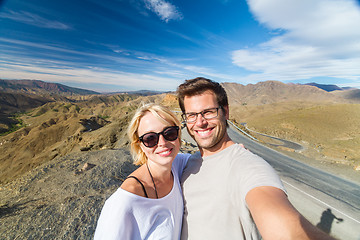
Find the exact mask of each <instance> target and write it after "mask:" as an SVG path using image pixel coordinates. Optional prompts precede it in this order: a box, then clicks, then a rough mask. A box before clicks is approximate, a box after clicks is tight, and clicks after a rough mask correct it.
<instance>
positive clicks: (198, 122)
mask: <svg viewBox="0 0 360 240" xmlns="http://www.w3.org/2000/svg"><path fill="white" fill-rule="evenodd" d="M204 124H207V120H206V119H205V118H204V117H203V115H202V114H201V113H198V115H197V118H196V121H195V125H197V126H203V125H204Z"/></svg>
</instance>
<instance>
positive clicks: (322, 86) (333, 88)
mask: <svg viewBox="0 0 360 240" xmlns="http://www.w3.org/2000/svg"><path fill="white" fill-rule="evenodd" d="M302 85H308V86H314V87H318V88H320V89H322V90H325V91H327V92H332V91H336V90H347V89H349V88H347V87H345V88H341V87H339V86H337V85H333V84H319V83H314V82H312V83H305V84H302Z"/></svg>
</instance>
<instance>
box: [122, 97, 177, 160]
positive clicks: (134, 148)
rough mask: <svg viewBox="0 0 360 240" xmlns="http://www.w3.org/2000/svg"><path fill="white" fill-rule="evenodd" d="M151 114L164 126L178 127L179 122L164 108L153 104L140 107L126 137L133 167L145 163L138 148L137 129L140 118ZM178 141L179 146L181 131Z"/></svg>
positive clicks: (144, 156) (143, 156)
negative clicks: (148, 113) (128, 141)
mask: <svg viewBox="0 0 360 240" xmlns="http://www.w3.org/2000/svg"><path fill="white" fill-rule="evenodd" d="M147 112H151V113H152V114H153V115H154V116H155V117H157V118H158V119H159V120H160V121H161V122H163V123H164V124H170V125H172V126H179V127H181V126H180V121H179V120H178V118H177V117H176V116H175V114H174V113H173V112H172V111H171V110H170V109H168V108H167V107H165V106H162V105H158V104H155V103H148V104H145V105H143V106H141V107H140V108H139V109H138V110H137V111H136V113H135V115H134V116H133V118H132V120H131V122H130V124H129V127H128V132H127V133H128V136H129V139H130V149H131V155H132V156H133V159H134V164H135V165H143V164H145V163H146V161H147V157H146V155H145V153H144V152H143V151H142V149H141V147H140V144H141V143H140V140H139V134H138V128H139V124H140V121H141V118H142V117H143V116H144V115H145V114H146V113H147ZM178 140H179V142H180V144H181V130H179V137H178Z"/></svg>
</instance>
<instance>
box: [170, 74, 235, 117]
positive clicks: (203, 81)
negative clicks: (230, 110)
mask: <svg viewBox="0 0 360 240" xmlns="http://www.w3.org/2000/svg"><path fill="white" fill-rule="evenodd" d="M209 90H210V91H212V92H214V93H215V96H216V100H217V102H218V104H219V106H221V107H222V108H223V109H224V107H227V106H228V104H229V103H228V98H227V94H226V92H225V89H224V88H223V87H222V86H221V85H220V84H219V83H218V82H215V81H212V80H210V79H207V78H203V77H197V78H194V79H189V80H185V82H184V83H183V84H181V85H180V86H179V87H178V88H177V90H176V93H177V97H178V101H179V105H180V108H181V111H182V112H183V113H185V106H184V98H185V96H188V97H191V96H195V95H200V94H202V93H204V92H206V91H209Z"/></svg>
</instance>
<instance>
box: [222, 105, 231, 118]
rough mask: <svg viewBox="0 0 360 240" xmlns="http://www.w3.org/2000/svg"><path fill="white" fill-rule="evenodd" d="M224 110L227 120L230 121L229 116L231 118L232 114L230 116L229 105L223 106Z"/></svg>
mask: <svg viewBox="0 0 360 240" xmlns="http://www.w3.org/2000/svg"><path fill="white" fill-rule="evenodd" d="M222 109H223V111H224V115H225V117H226V120H229V116H230V114H229V105H226V106H223V107H222Z"/></svg>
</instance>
